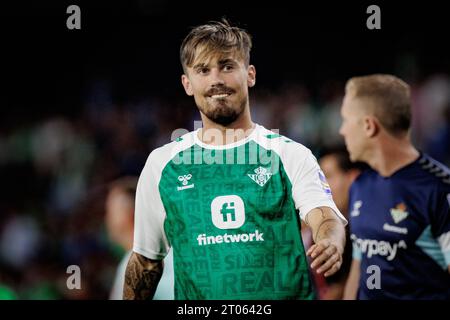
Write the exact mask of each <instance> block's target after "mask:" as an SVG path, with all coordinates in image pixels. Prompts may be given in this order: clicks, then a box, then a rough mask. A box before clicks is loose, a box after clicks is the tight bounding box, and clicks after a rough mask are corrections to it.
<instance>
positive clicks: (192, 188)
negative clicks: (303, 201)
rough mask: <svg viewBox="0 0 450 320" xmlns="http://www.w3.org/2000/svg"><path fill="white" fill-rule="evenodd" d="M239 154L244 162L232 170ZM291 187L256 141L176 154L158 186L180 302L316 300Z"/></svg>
mask: <svg viewBox="0 0 450 320" xmlns="http://www.w3.org/2000/svg"><path fill="white" fill-rule="evenodd" d="M255 154H257V155H260V156H259V157H257V158H255V157H254V156H255ZM237 155H241V156H242V155H245V159H247V160H246V161H244V163H242V164H227V159H234V163H236V159H237ZM202 158H203V161H200V160H201V159H202ZM181 160H184V161H183V163H181V162H182V161H181ZM214 160H216V162H219V163H214ZM252 161H253V162H252ZM228 163H230V162H228ZM250 163H251V164H250ZM291 189H292V188H291V182H290V181H289V179H288V177H287V175H286V172H285V170H284V168H283V164H282V162H281V159H280V158H279V156H278V155H277V154H276V153H275V152H273V151H268V150H265V149H264V148H262V147H261V146H260V145H258V144H257V143H256V142H254V141H249V142H248V143H246V144H244V145H241V146H239V147H236V148H234V149H226V150H211V149H204V148H201V147H199V146H198V145H194V146H192V147H191V148H189V149H187V150H184V151H182V152H180V153H179V154H178V155H176V156H175V157H174V158H173V159H172V160H171V161H170V162H169V163H168V164H167V165H166V166H165V168H164V170H163V172H162V176H161V180H160V183H159V192H160V195H161V199H162V202H163V204H164V208H165V210H166V215H167V216H166V220H165V224H164V228H165V231H166V234H167V237H168V239H169V241H170V243H171V245H172V247H173V248H174V271H175V299H312V298H313V297H314V296H313V291H312V286H311V282H310V278H309V271H308V266H307V261H306V256H305V251H304V248H303V243H302V239H301V234H300V220H299V216H298V212H297V211H296V210H295V205H294V201H293V198H292V194H291ZM214 213H216V216H215V218H213V216H214ZM214 219H215V220H214ZM244 219H245V221H244ZM230 224H231V225H233V224H234V226H237V227H231V228H228V227H227V226H230ZM238 240H239V242H238Z"/></svg>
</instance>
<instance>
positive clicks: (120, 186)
mask: <svg viewBox="0 0 450 320" xmlns="http://www.w3.org/2000/svg"><path fill="white" fill-rule="evenodd" d="M137 183H138V178H137V177H134V176H126V177H122V178H119V179H117V180H114V181H113V182H111V183H110V184H109V186H108V187H109V188H108V189H109V191H112V190H121V191H122V192H124V193H125V194H127V195H128V196H130V197H131V198H133V200H134V198H135V196H136V188H137Z"/></svg>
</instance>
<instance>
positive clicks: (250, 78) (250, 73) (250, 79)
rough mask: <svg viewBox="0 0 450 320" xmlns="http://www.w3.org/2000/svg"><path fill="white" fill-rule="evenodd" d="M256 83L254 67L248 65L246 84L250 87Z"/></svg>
mask: <svg viewBox="0 0 450 320" xmlns="http://www.w3.org/2000/svg"><path fill="white" fill-rule="evenodd" d="M255 83H256V69H255V66H254V65H249V66H248V68H247V85H248V86H249V87H250V88H251V87H253V86H254V85H255Z"/></svg>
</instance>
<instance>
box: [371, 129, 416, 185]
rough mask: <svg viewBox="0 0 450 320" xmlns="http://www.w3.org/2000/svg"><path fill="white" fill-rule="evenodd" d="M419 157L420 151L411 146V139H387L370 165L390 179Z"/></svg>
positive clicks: (374, 152)
mask: <svg viewBox="0 0 450 320" xmlns="http://www.w3.org/2000/svg"><path fill="white" fill-rule="evenodd" d="M418 157H419V151H417V149H416V148H415V147H414V146H413V145H412V144H411V141H410V139H409V137H404V138H399V139H385V140H383V142H382V143H380V144H379V146H378V147H377V148H375V150H374V151H373V154H372V156H371V160H369V165H370V166H371V167H372V168H374V169H375V170H376V171H377V172H378V173H379V174H380V175H381V176H383V177H389V176H391V175H393V174H394V173H395V172H396V171H398V170H399V169H401V168H403V167H405V166H407V165H408V164H410V163H412V162H414V161H416V160H417V158H418Z"/></svg>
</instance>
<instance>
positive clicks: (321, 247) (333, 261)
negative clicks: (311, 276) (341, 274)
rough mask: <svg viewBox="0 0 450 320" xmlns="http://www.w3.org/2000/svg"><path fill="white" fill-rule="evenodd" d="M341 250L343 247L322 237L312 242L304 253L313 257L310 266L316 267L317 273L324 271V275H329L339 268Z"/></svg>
mask: <svg viewBox="0 0 450 320" xmlns="http://www.w3.org/2000/svg"><path fill="white" fill-rule="evenodd" d="M342 252H343V249H342V248H341V247H339V246H337V245H335V244H333V243H331V241H330V240H329V239H322V240H320V241H319V242H317V243H316V244H313V245H312V246H311V247H310V248H309V250H308V251H307V252H306V254H307V255H308V256H310V257H311V258H312V259H313V262H312V263H311V268H312V269H316V268H317V270H316V272H317V273H324V276H325V277H329V276H331V275H333V274H335V273H336V272H337V271H338V270H339V269H340V268H341V265H342Z"/></svg>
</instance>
